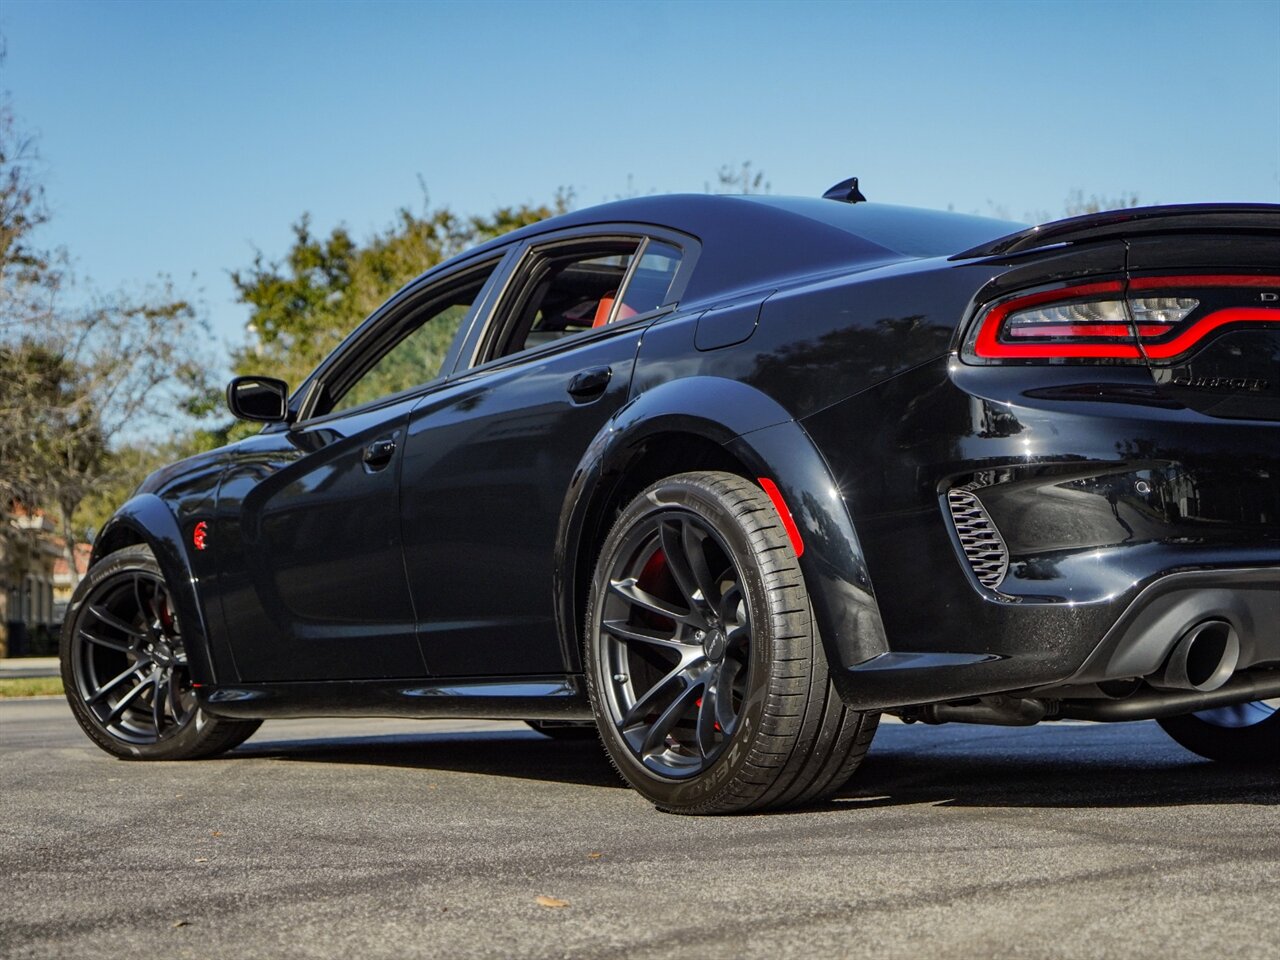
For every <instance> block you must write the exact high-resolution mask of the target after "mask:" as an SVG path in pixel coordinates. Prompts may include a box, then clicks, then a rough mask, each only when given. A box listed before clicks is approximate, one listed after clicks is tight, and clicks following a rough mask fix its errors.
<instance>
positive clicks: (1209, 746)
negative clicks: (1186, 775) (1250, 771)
mask: <svg viewBox="0 0 1280 960" xmlns="http://www.w3.org/2000/svg"><path fill="white" fill-rule="evenodd" d="M1157 722H1158V723H1159V724H1160V726H1161V727H1162V728H1163V729H1164V732H1165V733H1167V734H1168V735H1169V736H1170V737H1172V738H1173V739H1174V740H1175V741H1177V742H1178V743H1179V744H1180V745H1181V746H1183V747H1186V748H1187V749H1188V750H1190V751H1191V752H1192V753H1196V754H1199V755H1200V756H1202V757H1204V758H1205V759H1208V760H1218V761H1221V762H1223V763H1232V764H1244V765H1251V766H1267V767H1270V768H1272V769H1277V768H1280V700H1255V701H1254V702H1253V703H1242V704H1238V705H1236V706H1233V707H1219V708H1217V709H1215V710H1202V711H1201V712H1199V713H1192V714H1188V715H1186V716H1182V717H1168V718H1165V719H1163V720H1159V721H1157Z"/></svg>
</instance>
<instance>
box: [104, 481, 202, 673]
mask: <svg viewBox="0 0 1280 960" xmlns="http://www.w3.org/2000/svg"><path fill="white" fill-rule="evenodd" d="M137 543H145V544H146V545H147V546H149V547H150V548H151V552H152V553H153V554H155V558H156V562H157V563H158V564H159V565H160V569H161V571H162V572H163V573H164V578H165V582H166V583H167V584H168V586H169V589H170V590H171V591H172V597H173V601H174V604H175V606H176V607H177V610H178V618H179V622H180V623H181V625H182V633H183V645H184V646H185V647H186V648H187V659H188V662H189V664H190V670H191V679H192V681H193V682H195V683H216V682H217V679H218V678H217V676H216V673H215V671H214V667H213V661H212V658H211V657H210V655H209V631H208V626H207V621H206V619H205V616H204V608H203V606H202V604H201V602H200V596H199V593H198V591H197V589H196V587H197V584H198V582H199V581H198V579H197V577H196V574H195V571H194V570H192V568H191V562H190V557H189V556H188V555H187V551H186V548H185V546H184V543H185V540H184V538H183V535H182V529H181V527H180V525H179V523H178V519H177V517H175V516H174V515H173V512H172V511H171V510H170V509H169V507H168V505H167V504H166V503H165V502H164V501H163V500H161V499H160V498H159V497H157V496H156V495H155V494H153V493H142V494H138V495H137V496H135V497H134V498H133V499H131V500H129V501H128V502H127V503H125V504H124V506H122V507H121V508H120V509H119V510H117V511H116V512H115V514H114V515H113V516H112V517H111V519H110V520H108V521H107V523H106V525H105V526H103V528H102V531H101V532H100V533H99V534H98V536H97V537H96V538H95V539H94V542H93V549H92V551H91V552H90V555H89V563H90V565H91V566H92V565H93V564H95V563H97V562H98V561H99V560H101V559H102V558H103V557H104V556H106V555H107V554H109V553H112V552H114V551H115V550H118V549H120V548H121V547H123V546H131V545H133V544H137Z"/></svg>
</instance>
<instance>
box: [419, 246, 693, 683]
mask: <svg viewBox="0 0 1280 960" xmlns="http://www.w3.org/2000/svg"><path fill="white" fill-rule="evenodd" d="M693 247H694V244H693V241H692V240H690V239H689V238H682V239H677V238H672V237H657V236H648V237H646V236H645V235H644V234H637V233H630V232H627V231H619V232H617V233H614V232H605V233H592V232H590V231H579V232H576V233H573V234H571V235H569V236H555V237H551V238H547V239H544V240H541V241H539V242H536V243H529V244H526V246H525V247H524V248H523V249H522V251H521V252H520V260H519V266H518V267H517V268H516V269H515V271H514V272H513V274H512V277H511V279H510V280H509V281H508V282H507V284H506V292H505V293H504V295H503V297H502V299H501V300H500V301H499V303H498V305H497V308H496V309H495V311H494V312H493V314H492V316H491V317H490V319H489V320H488V322H487V323H486V324H484V325H483V327H481V328H479V329H477V330H476V332H475V333H474V335H473V338H472V342H471V344H470V345H469V347H468V350H469V351H470V356H469V357H463V358H462V359H461V360H460V365H461V367H463V368H464V369H462V370H460V372H459V374H458V375H457V376H456V377H455V379H454V381H453V382H451V383H450V385H449V386H448V388H447V389H445V390H443V391H438V392H436V393H431V394H428V395H426V396H425V397H424V398H423V399H422V401H421V402H420V403H419V404H418V406H416V407H415V408H414V410H413V411H412V413H411V414H410V415H409V420H408V424H407V427H406V447H405V461H404V466H403V473H402V491H401V504H402V515H403V518H404V522H403V532H404V546H405V567H406V569H407V570H408V575H409V583H410V590H411V593H412V596H413V602H414V606H415V609H416V610H417V614H418V629H419V636H420V640H421V644H422V648H423V652H424V654H425V656H426V659H427V665H428V667H429V668H430V671H431V673H432V674H433V675H435V676H450V677H460V676H474V677H484V676H504V675H513V674H524V675H534V674H547V673H560V672H563V671H565V670H566V668H567V665H568V664H569V663H570V662H572V661H571V660H570V659H569V658H568V656H567V653H566V651H565V650H564V649H563V648H562V645H561V640H560V637H559V636H558V633H557V630H556V623H555V613H554V601H553V598H554V593H553V583H552V580H553V557H552V554H553V550H554V541H555V535H556V528H557V520H558V518H559V514H560V510H561V507H562V505H563V503H564V498H565V495H566V492H567V490H568V488H569V485H570V481H571V479H572V477H573V473H574V471H575V469H576V468H577V465H578V463H579V461H580V460H581V458H582V456H583V454H584V453H585V451H586V448H587V446H588V444H589V443H590V442H591V440H592V438H593V437H595V436H596V434H597V433H598V432H599V431H600V429H601V428H602V427H603V426H604V424H605V423H606V421H608V419H609V418H610V417H611V416H612V415H613V414H614V413H615V412H616V411H617V410H618V408H619V407H621V406H622V405H623V404H624V403H625V402H626V401H627V397H628V392H629V389H630V383H631V373H632V368H633V366H634V362H635V357H636V352H637V349H638V346H639V343H640V338H641V336H642V334H643V332H644V329H645V328H646V327H647V326H648V324H649V322H651V321H652V320H654V319H656V318H657V317H658V316H661V315H662V313H663V312H664V311H665V309H669V307H670V305H671V304H672V302H673V301H674V299H675V297H676V296H677V295H678V291H679V289H680V288H681V287H682V286H683V285H684V284H685V283H687V272H686V269H685V267H686V266H688V265H690V264H691V263H692V256H691V253H692V248H693ZM468 366H469V367H470V369H465V368H466V367H468Z"/></svg>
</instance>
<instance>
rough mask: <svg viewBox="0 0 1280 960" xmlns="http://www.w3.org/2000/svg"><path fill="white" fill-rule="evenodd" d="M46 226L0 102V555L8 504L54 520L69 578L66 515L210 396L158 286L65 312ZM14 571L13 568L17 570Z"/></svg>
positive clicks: (196, 338)
mask: <svg viewBox="0 0 1280 960" xmlns="http://www.w3.org/2000/svg"><path fill="white" fill-rule="evenodd" d="M47 220H48V211H47V208H46V206H45V203H44V191H43V188H42V187H41V185H40V183H39V178H38V154H37V152H36V149H35V144H34V141H33V140H32V139H31V138H29V137H24V136H23V135H22V134H20V133H19V131H18V129H17V124H16V123H15V120H14V115H13V111H12V109H11V107H10V105H9V101H8V98H7V97H5V98H4V99H3V100H2V101H0V553H3V554H4V555H6V556H8V557H10V558H11V559H13V558H20V557H22V556H24V555H26V554H27V553H28V551H25V550H10V549H7V546H8V545H9V542H10V541H12V540H14V539H15V538H18V537H23V536H25V535H26V534H27V531H25V530H20V529H19V528H18V527H17V526H16V525H15V524H14V523H13V522H11V521H12V514H13V508H14V506H15V505H21V506H22V507H23V508H24V510H25V512H28V513H30V512H35V511H38V510H43V511H48V512H51V513H52V512H56V513H57V514H58V515H59V516H60V519H61V524H62V531H63V537H64V539H65V541H66V551H67V558H68V561H69V563H70V566H71V571H72V578H73V580H74V578H75V547H76V543H77V541H78V540H79V537H78V536H77V531H76V530H75V529H74V526H73V519H72V518H73V517H74V515H75V511H76V508H77V507H78V506H79V504H80V503H81V501H82V500H83V499H84V497H85V495H86V494H87V493H88V492H89V491H90V490H91V489H93V486H94V485H95V483H98V482H100V481H102V480H103V479H105V478H107V477H109V476H110V475H111V472H112V470H113V469H114V464H113V448H114V447H115V445H116V444H117V443H118V441H119V440H120V439H121V438H123V437H127V436H137V435H139V434H144V433H146V432H147V431H148V430H151V431H153V432H154V431H159V430H161V429H163V424H164V423H165V422H168V421H172V420H173V419H174V418H175V416H176V417H183V416H185V415H189V414H193V413H196V412H198V407H199V405H200V403H201V402H202V401H203V400H204V398H206V397H207V396H208V394H209V392H210V390H211V384H210V378H209V375H208V369H209V364H207V363H206V362H204V358H203V356H202V353H201V351H202V349H203V344H204V343H205V342H206V341H207V338H208V331H207V328H206V326H205V324H204V322H203V321H202V319H201V317H200V316H199V315H198V314H197V312H196V310H195V308H194V307H193V306H192V304H191V303H190V302H188V301H187V300H184V299H181V298H179V297H177V296H176V295H175V293H174V290H173V288H172V285H171V284H169V283H167V282H165V283H163V284H161V286H159V287H157V288H153V289H152V290H149V291H148V292H147V293H146V294H145V295H144V296H142V297H140V298H139V297H130V296H127V295H124V294H113V295H109V296H98V297H96V298H94V299H93V300H91V301H90V302H88V303H87V304H86V303H81V304H75V305H72V304H69V303H68V302H67V299H68V290H67V289H66V288H67V287H68V281H67V271H66V268H65V257H64V256H62V255H61V254H58V253H56V252H50V251H47V250H43V249H41V248H40V247H39V246H38V245H37V244H36V242H35V236H34V233H35V231H36V229H37V228H38V227H39V226H41V225H42V224H43V223H45V222H46V221H47ZM14 572H20V571H14Z"/></svg>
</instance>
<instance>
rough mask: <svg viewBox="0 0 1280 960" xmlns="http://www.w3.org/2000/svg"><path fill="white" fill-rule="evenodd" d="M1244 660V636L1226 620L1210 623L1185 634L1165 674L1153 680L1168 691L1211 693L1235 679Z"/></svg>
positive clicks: (1168, 662) (1152, 679)
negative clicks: (1240, 635)
mask: <svg viewBox="0 0 1280 960" xmlns="http://www.w3.org/2000/svg"><path fill="white" fill-rule="evenodd" d="M1239 661H1240V637H1239V636H1237V634H1236V631H1235V628H1234V627H1232V626H1231V624H1230V623H1228V622H1227V621H1226V620H1206V621H1204V622H1203V623H1198V624H1196V625H1195V626H1194V627H1192V628H1191V629H1190V630H1188V631H1187V632H1186V633H1184V634H1183V635H1182V636H1181V637H1180V638H1179V640H1178V642H1177V643H1176V644H1175V645H1174V648H1173V652H1172V653H1171V654H1169V659H1168V660H1166V661H1165V665H1164V667H1163V668H1162V669H1161V671H1160V672H1159V673H1158V674H1157V675H1156V676H1155V677H1152V678H1151V679H1150V681H1149V682H1150V683H1151V685H1152V686H1153V687H1160V688H1162V689H1165V690H1196V691H1198V692H1200V693H1209V692H1211V691H1213V690H1217V689H1218V688H1219V687H1221V686H1222V685H1223V684H1224V683H1226V682H1227V681H1228V680H1230V679H1231V675H1232V674H1233V673H1235V672H1236V665H1237V664H1238V663H1239Z"/></svg>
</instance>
